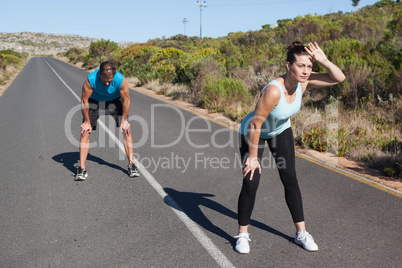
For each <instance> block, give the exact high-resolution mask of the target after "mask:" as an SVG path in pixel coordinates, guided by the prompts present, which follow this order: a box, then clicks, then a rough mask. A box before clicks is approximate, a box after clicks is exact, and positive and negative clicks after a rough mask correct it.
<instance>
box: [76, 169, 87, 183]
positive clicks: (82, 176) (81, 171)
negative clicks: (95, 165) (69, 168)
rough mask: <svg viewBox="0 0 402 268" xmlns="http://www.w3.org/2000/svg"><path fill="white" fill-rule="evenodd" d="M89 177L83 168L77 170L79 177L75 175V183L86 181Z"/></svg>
mask: <svg viewBox="0 0 402 268" xmlns="http://www.w3.org/2000/svg"><path fill="white" fill-rule="evenodd" d="M87 177H88V173H87V169H83V168H81V167H78V168H77V175H75V178H74V180H75V181H85V179H86V178H87Z"/></svg>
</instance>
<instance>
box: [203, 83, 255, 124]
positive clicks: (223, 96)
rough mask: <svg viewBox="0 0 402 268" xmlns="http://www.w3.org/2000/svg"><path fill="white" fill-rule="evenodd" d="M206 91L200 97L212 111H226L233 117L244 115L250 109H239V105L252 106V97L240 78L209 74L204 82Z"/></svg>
mask: <svg viewBox="0 0 402 268" xmlns="http://www.w3.org/2000/svg"><path fill="white" fill-rule="evenodd" d="M203 87H204V91H203V92H202V93H201V95H200V97H201V99H202V101H203V104H202V106H203V107H205V108H208V109H210V111H212V112H224V113H225V114H227V115H229V116H230V117H231V118H232V119H234V120H237V119H239V118H242V117H244V116H245V115H246V114H247V113H248V112H249V110H248V109H245V110H244V111H243V109H240V110H238V107H239V106H240V107H245V108H246V107H250V103H251V102H252V97H251V95H250V93H249V92H248V91H247V88H246V86H245V85H244V84H243V83H242V82H241V81H239V80H237V79H233V78H228V77H222V78H218V79H216V78H214V77H212V76H208V77H207V78H206V79H205V80H204V82H203Z"/></svg>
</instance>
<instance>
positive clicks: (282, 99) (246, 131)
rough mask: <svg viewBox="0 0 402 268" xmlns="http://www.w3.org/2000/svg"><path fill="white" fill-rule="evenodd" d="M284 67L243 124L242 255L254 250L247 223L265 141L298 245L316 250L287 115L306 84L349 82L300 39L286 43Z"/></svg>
mask: <svg viewBox="0 0 402 268" xmlns="http://www.w3.org/2000/svg"><path fill="white" fill-rule="evenodd" d="M313 60H315V61H317V62H318V63H319V64H321V65H322V66H323V67H324V68H325V69H326V70H327V73H313V72H312V68H313ZM286 69H287V72H286V74H284V75H282V76H280V77H278V78H276V79H274V80H273V81H271V82H270V83H269V84H268V85H267V86H265V88H264V89H263V90H262V92H261V95H260V99H259V100H258V103H257V106H256V108H255V110H254V112H253V113H251V114H249V115H247V116H246V118H245V119H244V120H243V122H242V125H241V126H240V130H239V132H240V134H242V135H241V142H240V154H241V157H242V160H243V163H244V166H243V186H242V189H241V192H240V196H239V203H238V223H239V232H238V235H237V236H236V237H235V238H237V242H236V245H235V250H236V251H237V252H239V253H249V252H250V246H249V241H251V240H250V239H249V233H248V224H249V222H250V218H251V213H252V210H253V208H254V202H255V198H256V193H257V188H258V185H259V182H260V175H261V165H260V161H261V158H262V154H263V151H264V145H265V142H267V143H268V146H269V149H270V151H271V153H272V155H273V156H274V158H275V161H276V163H277V167H278V171H279V175H280V178H281V181H282V183H283V185H284V188H285V199H286V204H287V205H288V208H289V210H290V213H291V215H292V219H293V222H294V224H295V227H296V237H295V243H296V244H298V245H300V246H302V247H303V248H304V249H306V250H308V251H317V250H318V246H317V244H316V243H315V242H314V239H313V237H312V236H311V235H310V234H309V233H308V232H306V226H305V222H304V213H303V205H302V197H301V193H300V189H299V185H298V182H297V177H296V169H295V149H294V139H293V133H292V129H291V126H290V119H289V118H290V117H291V116H292V115H294V114H296V113H297V112H298V111H299V109H300V106H301V99H302V94H303V93H304V91H305V90H306V89H307V86H312V87H315V88H318V87H328V86H333V85H336V84H338V83H341V82H342V81H343V80H345V75H344V74H343V73H342V71H341V70H340V69H339V68H338V67H337V66H335V65H334V64H333V63H331V62H330V61H329V60H328V59H327V57H326V55H325V54H324V52H323V51H322V50H321V48H320V47H319V46H318V45H317V43H314V44H312V43H310V44H309V45H308V46H303V45H302V44H301V43H300V42H293V44H292V45H291V46H290V47H288V51H287V59H286Z"/></svg>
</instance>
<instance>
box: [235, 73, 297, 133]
mask: <svg viewBox="0 0 402 268" xmlns="http://www.w3.org/2000/svg"><path fill="white" fill-rule="evenodd" d="M269 85H275V86H277V87H278V88H279V90H280V92H281V98H280V100H279V103H278V105H276V106H275V107H274V109H273V110H272V111H271V113H270V114H269V115H268V117H267V119H266V120H265V121H264V123H263V124H262V126H261V135H260V137H261V138H263V139H272V138H273V137H275V136H278V135H279V134H281V133H282V132H283V131H284V130H286V129H287V128H289V127H290V117H291V116H292V115H294V114H296V113H297V112H298V111H299V110H300V106H301V100H302V94H303V92H302V89H301V85H300V83H298V84H297V86H296V98H295V100H294V101H293V102H292V103H290V104H289V103H287V102H286V98H285V92H284V90H283V88H282V85H281V83H279V82H278V81H276V80H273V81H271V82H270V83H269V84H268V85H266V86H265V87H264V89H263V90H262V91H261V93H262V92H263V91H264V90H265V89H266V88H267V87H268V86H269ZM253 114H254V112H252V113H250V114H248V115H247V116H246V117H245V118H244V119H243V122H242V123H241V126H240V128H239V132H240V134H242V135H248V132H249V128H250V121H251V119H252V117H253Z"/></svg>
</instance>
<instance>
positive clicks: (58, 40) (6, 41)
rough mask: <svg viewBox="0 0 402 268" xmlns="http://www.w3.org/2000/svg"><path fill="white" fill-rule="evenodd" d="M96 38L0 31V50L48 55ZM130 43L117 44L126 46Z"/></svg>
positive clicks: (79, 46) (84, 43)
mask: <svg viewBox="0 0 402 268" xmlns="http://www.w3.org/2000/svg"><path fill="white" fill-rule="evenodd" d="M96 41H98V39H95V38H90V37H82V36H79V35H73V34H47V33H31V32H22V33H0V50H8V49H10V50H14V51H17V50H18V47H19V46H21V47H22V48H23V52H26V53H29V54H31V55H48V54H53V55H54V54H57V53H60V52H65V51H67V50H68V49H70V48H72V47H76V48H87V47H89V45H90V44H91V42H96ZM130 44H131V43H128V42H124V43H121V44H119V45H120V46H121V47H126V46H128V45H130Z"/></svg>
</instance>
